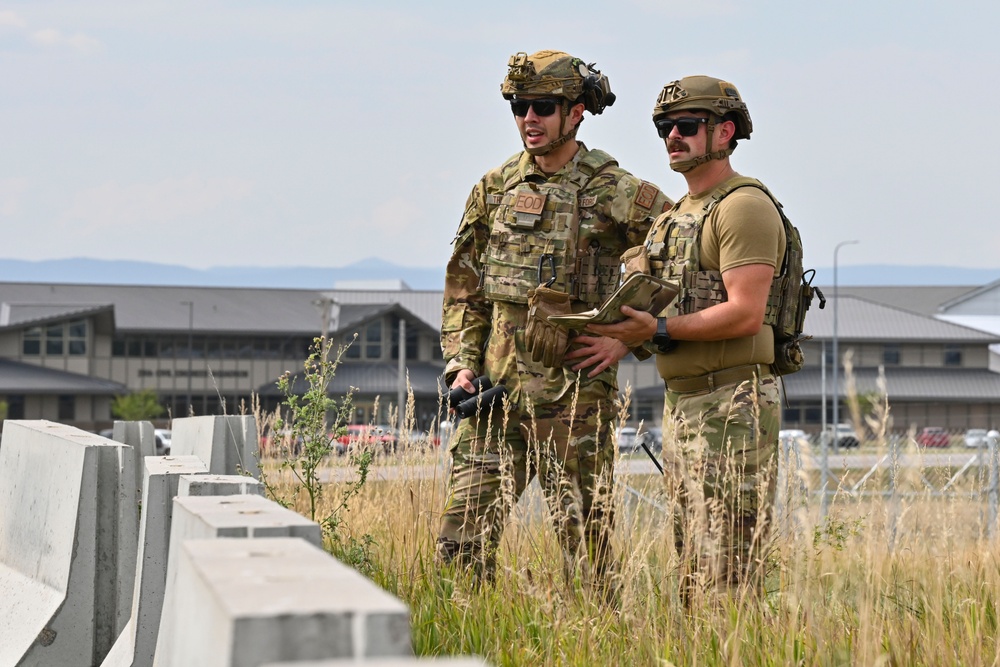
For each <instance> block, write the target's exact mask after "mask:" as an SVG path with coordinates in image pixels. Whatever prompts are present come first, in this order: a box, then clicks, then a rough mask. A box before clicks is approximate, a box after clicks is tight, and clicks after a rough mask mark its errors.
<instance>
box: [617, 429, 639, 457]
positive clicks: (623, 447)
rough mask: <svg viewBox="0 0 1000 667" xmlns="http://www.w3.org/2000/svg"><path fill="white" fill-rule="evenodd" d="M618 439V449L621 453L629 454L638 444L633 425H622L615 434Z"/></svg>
mask: <svg viewBox="0 0 1000 667" xmlns="http://www.w3.org/2000/svg"><path fill="white" fill-rule="evenodd" d="M616 439H617V440H618V451H619V452H621V453H622V454H630V453H632V452H634V451H635V450H636V449H638V447H639V444H638V443H637V442H636V441H635V427H633V426H622V427H621V428H619V429H618V432H617V434H616Z"/></svg>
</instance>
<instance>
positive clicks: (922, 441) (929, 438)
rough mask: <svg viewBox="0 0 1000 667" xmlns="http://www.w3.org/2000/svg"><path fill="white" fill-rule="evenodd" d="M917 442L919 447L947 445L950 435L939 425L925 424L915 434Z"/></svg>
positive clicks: (949, 443) (949, 441)
mask: <svg viewBox="0 0 1000 667" xmlns="http://www.w3.org/2000/svg"><path fill="white" fill-rule="evenodd" d="M917 444H918V445H920V446H921V447H948V446H949V445H951V436H949V435H948V431H946V430H944V429H943V428H941V427H939V426H927V427H926V428H924V429H923V430H922V431H920V434H919V435H917Z"/></svg>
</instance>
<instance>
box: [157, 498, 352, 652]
mask: <svg viewBox="0 0 1000 667" xmlns="http://www.w3.org/2000/svg"><path fill="white" fill-rule="evenodd" d="M220 537H232V538H262V537H298V538H302V539H304V540H306V541H308V542H309V543H311V544H312V545H314V546H315V547H316V548H320V547H321V546H322V544H323V537H322V532H321V530H320V527H319V524H318V523H316V522H315V521H310V520H309V519H307V518H305V517H304V516H302V515H301V514H297V513H295V512H293V511H292V510H289V509H285V508H284V507H282V506H281V505H279V504H278V503H276V502H274V501H272V500H268V499H266V498H263V497H261V496H249V495H248V496H231V495H230V496H203V497H199V496H191V497H183V496H178V497H177V498H175V499H174V520H173V526H172V527H171V531H170V555H169V556H168V559H167V583H166V596H165V598H164V602H163V615H162V617H161V619H160V628H159V633H158V636H157V640H156V660H155V662H154V664H172V663H171V662H170V660H173V658H172V657H171V656H172V655H173V651H174V650H175V649H176V648H177V646H179V645H181V644H184V643H185V642H187V637H185V636H184V635H183V634H182V633H181V631H180V629H179V628H180V627H181V626H182V625H183V622H182V621H183V619H184V618H185V615H186V614H187V613H189V612H188V610H186V609H184V608H183V607H181V608H180V609H178V607H177V605H178V604H179V603H178V601H177V594H176V590H175V589H176V581H177V556H176V554H177V553H178V550H179V549H180V548H181V546H182V544H183V543H184V541H185V540H191V539H212V538H220ZM358 576H359V577H360V576H361V575H358ZM185 622H186V621H185ZM162 660H168V662H166V663H163V662H161V661H162Z"/></svg>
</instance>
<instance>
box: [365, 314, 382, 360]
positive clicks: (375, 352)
mask: <svg viewBox="0 0 1000 667" xmlns="http://www.w3.org/2000/svg"><path fill="white" fill-rule="evenodd" d="M365 358H366V359H381V358H382V320H376V321H375V322H372V323H371V324H369V325H368V326H367V327H365Z"/></svg>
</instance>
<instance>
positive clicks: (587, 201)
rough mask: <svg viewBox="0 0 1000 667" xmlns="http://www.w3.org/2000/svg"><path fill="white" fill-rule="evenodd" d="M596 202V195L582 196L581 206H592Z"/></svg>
mask: <svg viewBox="0 0 1000 667" xmlns="http://www.w3.org/2000/svg"><path fill="white" fill-rule="evenodd" d="M596 203H597V197H596V196H595V195H588V196H586V197H580V208H590V207H591V206H593V205H594V204H596Z"/></svg>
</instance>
